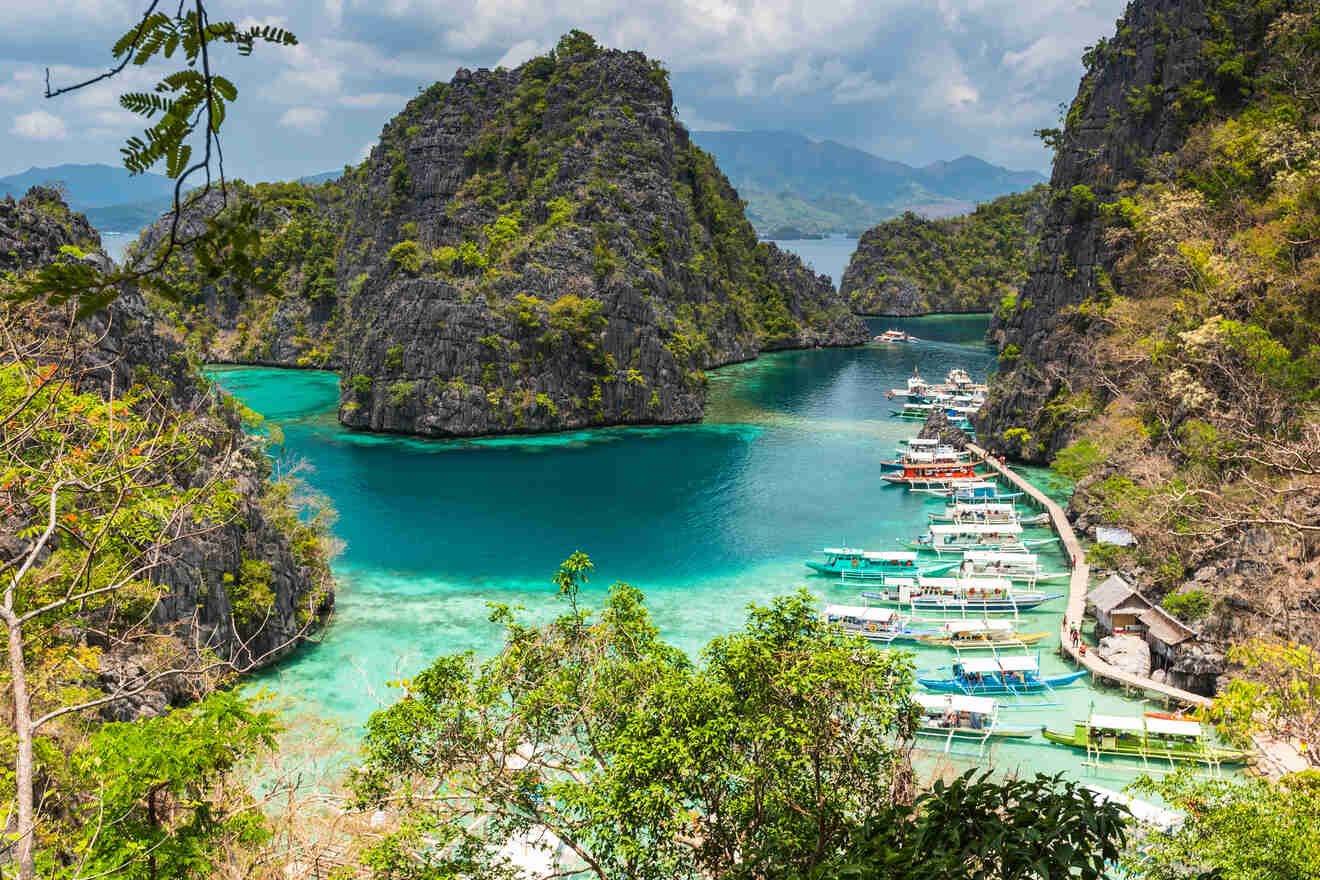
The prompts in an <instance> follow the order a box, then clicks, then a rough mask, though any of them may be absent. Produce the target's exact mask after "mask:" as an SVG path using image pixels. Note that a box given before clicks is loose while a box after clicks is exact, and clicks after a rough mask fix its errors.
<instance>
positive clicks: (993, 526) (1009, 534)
mask: <svg viewBox="0 0 1320 880" xmlns="http://www.w3.org/2000/svg"><path fill="white" fill-rule="evenodd" d="M1057 540H1058V538H1056V537H1054V536H1051V537H1048V538H1023V537H1022V526H1020V525H1018V524H1017V523H1011V522H1004V523H995V522H991V523H947V524H946V523H936V524H934V525H932V526H930V527H929V528H928V529H927V532H926V534H925V535H922V536H921V537H919V538H911V539H908V540H904V539H902V538H899V539H898V543H900V544H902V545H903V546H904V547H907V548H909V549H912V550H925V551H928V552H931V553H938V554H940V555H944V554H945V553H956V554H962V553H965V552H966V551H968V550H998V551H1001V552H1017V551H1022V552H1025V551H1027V550H1029V549H1031V548H1033V547H1041V546H1044V545H1046V544H1053V543H1054V542H1055V541H1057Z"/></svg>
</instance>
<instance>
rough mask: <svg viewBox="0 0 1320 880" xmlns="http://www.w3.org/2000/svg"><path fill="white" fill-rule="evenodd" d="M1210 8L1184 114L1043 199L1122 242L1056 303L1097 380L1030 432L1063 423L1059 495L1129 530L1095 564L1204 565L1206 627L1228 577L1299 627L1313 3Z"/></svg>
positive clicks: (1309, 357)
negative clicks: (1129, 178)
mask: <svg viewBox="0 0 1320 880" xmlns="http://www.w3.org/2000/svg"><path fill="white" fill-rule="evenodd" d="M1209 5H1210V10H1211V13H1212V15H1211V21H1212V23H1213V26H1214V27H1215V29H1216V31H1215V32H1216V34H1217V39H1214V40H1209V41H1206V42H1205V43H1204V45H1203V47H1202V50H1201V51H1202V52H1203V53H1205V55H1206V57H1207V58H1208V59H1209V60H1210V61H1211V62H1213V63H1214V65H1215V66H1214V69H1215V70H1216V73H1215V75H1214V77H1213V78H1212V79H1211V80H1208V81H1197V82H1196V83H1193V84H1191V85H1188V86H1186V87H1184V88H1182V89H1181V91H1180V92H1179V93H1178V95H1177V96H1176V101H1177V102H1182V103H1183V104H1186V102H1189V101H1192V102H1196V106H1197V118H1198V119H1199V121H1198V122H1196V124H1194V125H1192V126H1190V127H1189V129H1188V134H1187V137H1186V140H1185V142H1184V143H1183V144H1182V146H1181V147H1180V148H1179V149H1177V150H1175V151H1173V152H1171V153H1169V154H1166V155H1162V156H1159V157H1157V158H1156V159H1154V160H1152V162H1151V167H1150V174H1149V179H1148V180H1147V181H1146V182H1144V183H1142V184H1139V185H1138V184H1136V183H1127V184H1124V185H1122V186H1121V187H1120V188H1119V190H1118V191H1117V192H1116V193H1115V194H1114V196H1113V197H1108V196H1107V197H1104V198H1100V197H1097V196H1095V195H1094V194H1093V193H1090V192H1089V190H1088V191H1086V192H1079V190H1087V188H1086V187H1073V188H1072V191H1070V192H1068V193H1060V194H1056V196H1055V197H1056V198H1059V199H1067V200H1068V201H1069V203H1070V204H1072V205H1074V206H1076V208H1077V210H1078V211H1079V212H1090V213H1092V215H1093V216H1092V219H1091V222H1095V223H1099V224H1102V226H1103V228H1104V239H1105V241H1106V243H1107V244H1108V246H1110V247H1112V248H1113V249H1114V251H1115V253H1116V254H1117V255H1118V256H1117V259H1116V261H1115V262H1114V265H1113V269H1112V272H1105V271H1099V270H1097V272H1096V275H1095V277H1094V278H1093V279H1091V282H1092V290H1093V293H1092V295H1091V296H1090V297H1089V298H1088V299H1086V300H1085V301H1084V302H1082V303H1080V304H1079V305H1077V306H1075V307H1070V308H1069V309H1068V310H1067V316H1068V318H1069V320H1071V321H1074V322H1075V323H1076V324H1077V325H1078V326H1079V327H1080V328H1081V330H1082V332H1083V333H1084V334H1085V335H1086V336H1087V338H1088V342H1089V344H1088V346H1087V350H1086V352H1085V359H1086V363H1087V365H1088V367H1087V368H1088V370H1089V371H1091V372H1092V374H1093V375H1094V377H1095V378H1094V380H1093V381H1092V382H1090V383H1088V384H1089V387H1083V386H1082V385H1080V384H1076V385H1074V386H1073V387H1072V388H1071V390H1068V389H1064V390H1063V391H1061V392H1060V393H1059V394H1057V395H1056V396H1055V397H1054V398H1053V399H1052V400H1050V401H1049V402H1048V404H1047V406H1046V408H1045V415H1046V417H1047V418H1046V419H1045V420H1044V422H1043V424H1044V426H1045V427H1044V428H1043V429H1042V431H1041V433H1042V434H1044V433H1050V434H1053V433H1054V432H1066V436H1068V437H1070V438H1071V441H1072V442H1071V444H1070V445H1069V446H1067V447H1066V448H1065V449H1064V450H1063V451H1062V452H1061V453H1059V455H1058V457H1057V458H1056V459H1055V462H1056V466H1060V467H1062V468H1063V469H1066V470H1068V471H1070V472H1071V473H1072V474H1073V475H1074V476H1076V477H1078V478H1080V482H1079V484H1078V487H1079V493H1078V497H1077V498H1076V499H1075V500H1074V506H1076V507H1077V508H1078V509H1079V510H1081V511H1083V512H1085V513H1086V514H1087V515H1088V516H1090V517H1092V519H1093V520H1094V521H1099V522H1116V523H1121V524H1122V525H1124V526H1125V527H1127V528H1129V529H1131V530H1132V531H1133V532H1134V533H1135V534H1136V535H1137V542H1136V543H1135V544H1134V545H1133V546H1132V547H1129V548H1114V547H1106V548H1104V549H1103V550H1102V551H1101V550H1097V551H1094V553H1095V555H1096V559H1097V561H1100V562H1102V563H1104V564H1106V565H1109V566H1118V567H1123V568H1126V569H1128V570H1131V571H1135V572H1138V573H1139V575H1140V579H1141V580H1142V581H1143V582H1144V585H1145V586H1147V587H1148V588H1151V589H1154V590H1156V591H1157V592H1164V591H1167V590H1170V589H1172V588H1174V587H1176V586H1178V585H1179V584H1181V583H1183V582H1184V581H1185V580H1186V579H1188V577H1189V576H1190V575H1191V574H1192V573H1193V572H1200V575H1201V578H1202V579H1204V583H1203V584H1198V586H1204V588H1205V589H1207V590H1209V591H1211V598H1212V599H1214V600H1216V607H1217V608H1220V609H1221V610H1220V611H1219V612H1211V614H1210V618H1209V620H1208V621H1207V626H1208V629H1209V631H1210V632H1213V633H1218V634H1219V635H1221V636H1225V637H1231V636H1232V635H1233V633H1234V632H1236V631H1237V630H1236V629H1235V628H1234V627H1235V626H1237V625H1235V624H1234V623H1233V622H1232V618H1234V617H1237V616H1238V615H1233V614H1224V613H1222V606H1220V605H1219V604H1218V601H1217V600H1219V599H1222V598H1224V597H1225V596H1230V597H1232V596H1234V594H1236V597H1235V598H1234V601H1235V602H1246V603H1247V606H1246V607H1251V608H1254V609H1255V610H1257V611H1258V612H1260V613H1261V614H1266V615H1268V622H1266V620H1265V618H1255V619H1257V620H1260V621H1261V625H1262V626H1265V627H1266V628H1267V630H1272V631H1274V632H1275V633H1276V634H1277V635H1278V636H1281V637H1283V638H1285V639H1303V638H1304V639H1308V640H1312V643H1313V640H1314V639H1315V638H1317V636H1318V635H1320V624H1318V623H1317V618H1316V613H1315V612H1316V609H1315V608H1314V607H1313V606H1312V605H1310V604H1308V602H1307V601H1306V600H1305V599H1304V597H1303V596H1301V595H1300V594H1299V593H1298V592H1297V590H1296V588H1295V586H1294V585H1295V584H1296V583H1299V582H1300V580H1299V579H1301V580H1305V579H1306V578H1307V577H1308V576H1309V577H1314V572H1315V568H1316V565H1317V545H1316V535H1317V534H1318V533H1320V526H1317V525H1316V522H1317V519H1316V516H1317V511H1320V295H1318V292H1320V128H1317V124H1318V123H1320V12H1318V11H1317V10H1316V8H1315V7H1314V5H1309V4H1301V3H1240V2H1233V0H1214V2H1212V3H1210V4H1209ZM1096 51H1101V52H1106V51H1107V52H1113V51H1117V50H1116V49H1114V48H1113V45H1112V44H1110V45H1108V46H1102V47H1099V48H1098V49H1097V50H1096ZM1094 63H1102V62H1100V61H1097V62H1094ZM1171 97H1172V96H1169V95H1165V96H1164V99H1165V100H1166V101H1167V100H1170V99H1171ZM1170 112H1181V111H1180V110H1179V105H1177V104H1176V103H1175V105H1174V106H1172V107H1171V108H1170ZM1023 368H1026V369H1031V368H1032V367H1031V365H1020V366H1019V370H1021V369H1023ZM1017 439H1018V442H1021V443H1022V444H1023V445H1024V448H1026V447H1032V446H1035V445H1036V444H1039V446H1038V447H1037V448H1041V449H1043V448H1045V446H1044V444H1045V443H1046V442H1047V441H1049V440H1050V438H1049V437H1047V436H1032V434H1031V433H1030V432H1029V431H1027V430H1025V429H1023V430H1022V431H1021V433H1020V434H1019V435H1018V437H1017ZM1248 572H1250V574H1248ZM1258 634H1259V633H1258Z"/></svg>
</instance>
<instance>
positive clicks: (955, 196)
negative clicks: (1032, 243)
mask: <svg viewBox="0 0 1320 880" xmlns="http://www.w3.org/2000/svg"><path fill="white" fill-rule="evenodd" d="M692 139H693V140H694V141H696V143H697V145H698V146H700V147H701V148H702V149H704V150H706V151H707V152H708V153H711V154H712V155H713V156H714V157H715V160H716V162H717V163H718V164H719V166H720V170H721V171H723V172H724V173H725V174H726V175H727V176H728V178H729V180H730V182H732V183H733V185H734V187H735V188H737V190H738V193H739V195H741V196H742V197H743V198H744V199H746V200H747V215H748V218H749V219H750V220H751V221H752V224H753V225H754V226H756V228H757V231H758V232H760V233H761V234H762V235H770V234H773V233H774V232H775V231H776V230H777V229H778V228H779V227H795V228H796V229H798V230H802V231H805V232H815V233H820V232H845V231H846V232H854V233H860V232H861V231H862V230H865V229H869V228H870V227H872V226H874V225H875V224H877V223H879V222H881V221H882V220H886V219H889V218H891V217H896V216H898V215H899V214H902V213H903V212H904V211H914V212H916V213H919V214H924V215H926V216H930V217H947V216H952V215H954V214H962V213H966V212H967V211H969V210H971V209H972V207H974V206H975V205H976V204H977V203H979V202H985V201H988V200H990V199H993V198H996V197H998V196H1001V195H1005V194H1007V193H1012V192H1021V191H1023V190H1027V189H1030V188H1031V187H1033V186H1035V185H1036V184H1038V183H1044V182H1045V177H1044V176H1043V175H1041V174H1038V173H1037V172H1035V171H1011V170H1009V169H1007V168H1001V167H999V166H998V165H992V164H990V163H989V162H986V161H985V160H983V159H978V158H976V157H975V156H962V157H960V158H958V159H954V160H952V161H948V162H934V163H932V164H930V165H926V166H924V167H921V168H917V167H914V166H912V165H906V164H904V163H902V162H895V161H893V160H891V159H882V158H881V157H879V156H874V155H872V154H871V153H867V152H865V151H863V150H858V149H854V148H853V147H847V146H844V145H843V144H840V143H836V142H834V141H813V140H811V139H810V138H807V137H805V136H803V135H801V134H797V133H795V132H791V131H694V132H692Z"/></svg>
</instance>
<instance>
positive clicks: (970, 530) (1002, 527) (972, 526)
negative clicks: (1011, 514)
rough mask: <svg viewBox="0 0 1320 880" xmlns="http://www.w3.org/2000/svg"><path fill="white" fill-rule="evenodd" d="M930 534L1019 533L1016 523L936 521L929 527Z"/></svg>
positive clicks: (1019, 527) (1020, 528) (1020, 529)
mask: <svg viewBox="0 0 1320 880" xmlns="http://www.w3.org/2000/svg"><path fill="white" fill-rule="evenodd" d="M930 533H931V534H932V535H1020V534H1022V526H1020V525H1018V524H1017V523H1013V522H1009V523H952V524H950V523H936V524H935V525H933V526H931V527H930Z"/></svg>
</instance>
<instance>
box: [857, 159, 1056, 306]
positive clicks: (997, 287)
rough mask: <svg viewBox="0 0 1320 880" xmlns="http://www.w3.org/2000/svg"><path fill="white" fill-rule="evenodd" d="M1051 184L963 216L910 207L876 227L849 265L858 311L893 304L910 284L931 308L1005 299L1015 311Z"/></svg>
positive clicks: (987, 303)
mask: <svg viewBox="0 0 1320 880" xmlns="http://www.w3.org/2000/svg"><path fill="white" fill-rule="evenodd" d="M1046 191H1047V189H1046V187H1045V186H1044V185H1041V186H1037V187H1035V188H1033V189H1031V190H1029V191H1027V192H1023V193H1014V194H1012V195H1007V196H1001V197H1000V198H997V199H995V200H993V201H991V202H987V203H986V204H983V205H979V206H978V207H977V208H976V210H975V211H973V212H972V213H970V214H967V215H965V216H962V217H954V218H950V219H946V220H927V219H924V218H922V217H919V216H917V215H916V214H913V213H910V212H909V213H905V214H903V215H902V216H901V217H898V218H896V219H894V220H888V221H886V222H884V223H881V224H880V225H879V226H876V227H875V228H874V229H871V230H870V231H868V232H867V233H866V234H865V235H864V236H863V237H862V239H861V241H859V242H858V247H857V254H856V255H855V256H854V257H853V260H852V262H851V263H850V268H849V276H848V277H849V285H850V287H849V289H848V290H847V291H845V292H846V293H847V294H848V295H849V297H850V300H849V301H850V305H851V307H852V310H853V311H854V312H864V313H865V312H871V313H875V312H884V311H886V310H887V309H892V307H893V306H892V302H893V299H894V297H896V296H898V295H899V293H900V291H904V293H903V296H904V297H905V298H906V297H907V296H908V294H907V293H906V287H907V285H908V284H911V285H915V286H916V288H917V298H918V300H917V305H918V307H919V308H920V309H922V310H923V311H931V312H939V311H955V312H980V311H990V310H991V309H992V308H994V307H995V305H996V303H998V304H999V312H1000V314H1001V315H1002V316H1007V315H1010V314H1012V313H1013V310H1014V308H1015V306H1016V299H1017V289H1018V288H1019V287H1020V286H1021V285H1022V284H1023V283H1024V282H1025V281H1026V280H1027V262H1026V258H1027V254H1028V253H1029V252H1030V251H1031V249H1032V247H1033V246H1034V244H1035V241H1036V240H1037V238H1038V235H1037V234H1036V233H1034V232H1029V228H1030V227H1031V223H1030V222H1029V221H1030V218H1031V215H1032V214H1033V213H1035V212H1038V211H1040V210H1041V206H1042V202H1043V199H1044V197H1045V193H1046Z"/></svg>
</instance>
